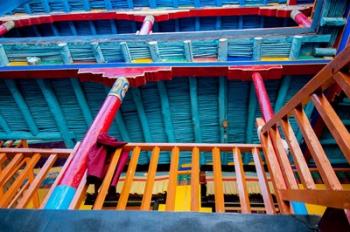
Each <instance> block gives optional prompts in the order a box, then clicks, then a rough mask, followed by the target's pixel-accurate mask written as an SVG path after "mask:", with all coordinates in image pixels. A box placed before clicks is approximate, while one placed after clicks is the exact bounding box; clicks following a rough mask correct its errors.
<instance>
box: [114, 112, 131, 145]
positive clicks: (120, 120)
mask: <svg viewBox="0 0 350 232" xmlns="http://www.w3.org/2000/svg"><path fill="white" fill-rule="evenodd" d="M117 126H118V130H119V134H120V135H121V136H122V139H123V140H124V141H130V136H129V132H128V129H127V128H126V124H125V121H124V117H123V114H122V111H121V110H120V109H119V112H118V113H117Z"/></svg>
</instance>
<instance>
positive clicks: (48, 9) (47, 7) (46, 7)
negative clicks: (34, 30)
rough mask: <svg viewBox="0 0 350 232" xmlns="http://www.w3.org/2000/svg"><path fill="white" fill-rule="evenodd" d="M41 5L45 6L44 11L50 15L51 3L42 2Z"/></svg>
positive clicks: (44, 0) (45, 0)
mask: <svg viewBox="0 0 350 232" xmlns="http://www.w3.org/2000/svg"><path fill="white" fill-rule="evenodd" d="M41 3H42V5H43V8H44V11H45V12H46V13H50V11H51V9H50V5H49V1H48V0H41Z"/></svg>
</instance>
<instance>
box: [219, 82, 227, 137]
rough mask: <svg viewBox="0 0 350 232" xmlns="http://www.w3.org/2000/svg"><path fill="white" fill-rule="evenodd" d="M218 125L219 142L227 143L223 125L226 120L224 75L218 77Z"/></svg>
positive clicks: (225, 83)
mask: <svg viewBox="0 0 350 232" xmlns="http://www.w3.org/2000/svg"><path fill="white" fill-rule="evenodd" d="M218 102H219V127H220V142H221V143H227V134H226V133H225V128H224V127H223V124H224V121H225V120H227V79H226V77H220V78H219V94H218Z"/></svg>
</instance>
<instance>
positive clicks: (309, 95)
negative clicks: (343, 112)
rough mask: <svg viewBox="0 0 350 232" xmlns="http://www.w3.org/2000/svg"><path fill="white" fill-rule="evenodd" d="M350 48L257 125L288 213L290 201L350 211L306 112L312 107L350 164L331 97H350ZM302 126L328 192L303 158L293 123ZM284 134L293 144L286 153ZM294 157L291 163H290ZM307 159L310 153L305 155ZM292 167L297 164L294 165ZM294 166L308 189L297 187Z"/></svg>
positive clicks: (348, 144) (348, 139)
mask: <svg viewBox="0 0 350 232" xmlns="http://www.w3.org/2000/svg"><path fill="white" fill-rule="evenodd" d="M349 67H350V47H347V48H346V49H345V50H344V51H343V52H342V53H341V54H340V55H338V56H337V57H336V58H335V59H334V60H333V61H332V62H331V63H329V64H328V65H326V66H325V67H324V68H323V69H322V70H321V71H320V72H319V73H318V74H317V75H316V76H315V77H314V78H313V79H312V80H311V81H309V82H308V83H307V84H306V85H305V86H304V87H303V88H302V89H301V90H300V91H299V92H298V93H297V94H296V95H295V96H294V97H293V98H292V99H291V100H290V101H289V102H288V103H287V104H286V105H285V106H284V107H283V108H282V109H281V110H280V111H279V112H278V113H276V114H275V116H274V117H273V118H272V119H271V120H269V121H268V122H266V124H265V122H264V121H263V120H262V119H258V120H257V125H258V126H260V127H262V129H261V134H260V138H261V143H262V146H263V149H264V150H265V153H266V158H267V164H268V167H269V171H270V173H271V176H272V179H273V181H274V186H275V189H276V190H277V193H276V197H277V200H278V202H279V204H280V207H281V210H282V211H283V210H286V211H288V208H287V207H288V205H286V202H285V201H301V202H307V203H313V204H319V205H324V206H328V207H338V208H350V194H349V191H345V190H343V187H342V185H341V182H340V181H339V179H338V177H337V175H336V171H335V168H334V167H332V164H331V162H330V160H329V158H328V156H327V154H326V152H325V150H324V148H323V146H322V144H321V142H320V140H319V138H318V137H317V135H316V133H315V131H314V128H313V127H312V124H311V122H310V120H309V118H308V116H307V115H306V113H305V112H304V106H305V105H306V104H307V103H308V102H312V104H313V105H314V106H315V109H316V111H317V112H318V114H319V116H320V118H321V119H322V120H323V122H324V124H325V126H326V127H327V128H328V130H329V132H330V133H331V135H332V136H333V138H334V140H335V142H336V145H337V146H338V147H339V149H340V151H341V152H342V154H343V155H344V158H345V160H347V162H348V163H349V164H350V134H349V131H348V129H347V128H346V127H345V125H344V124H343V122H342V120H341V119H340V117H339V116H338V114H337V113H336V111H335V110H334V108H333V106H332V105H331V100H333V99H328V97H327V96H332V97H334V94H330V92H331V91H334V90H336V91H337V95H338V96H339V97H346V96H347V97H350V75H349ZM292 117H294V119H295V120H296V122H297V125H298V128H299V129H300V132H301V134H302V136H303V139H304V142H305V144H306V147H307V150H308V152H309V153H310V155H311V157H312V159H313V160H314V162H315V164H316V168H317V171H318V172H319V174H320V176H321V179H322V181H323V183H324V184H325V185H326V187H327V189H326V190H317V189H316V185H315V181H314V179H313V178H312V175H311V169H310V168H309V167H308V163H307V160H306V159H305V157H304V154H303V150H302V149H301V147H300V145H299V143H298V140H297V138H296V136H295V133H294V131H293V128H292V126H291V124H290V120H291V118H292ZM279 131H282V132H283V135H284V138H285V139H286V142H287V144H288V149H287V150H286V148H284V146H283V144H282V138H281V136H280V134H279ZM289 152H290V154H291V157H292V161H291V160H290V159H289V158H288V153H289ZM304 153H306V152H305V151H304ZM291 162H292V163H291ZM291 165H293V166H295V167H296V170H297V173H298V176H299V177H300V180H301V183H302V185H303V188H300V187H299V185H298V184H297V182H296V177H295V175H294V172H293V170H292V167H291Z"/></svg>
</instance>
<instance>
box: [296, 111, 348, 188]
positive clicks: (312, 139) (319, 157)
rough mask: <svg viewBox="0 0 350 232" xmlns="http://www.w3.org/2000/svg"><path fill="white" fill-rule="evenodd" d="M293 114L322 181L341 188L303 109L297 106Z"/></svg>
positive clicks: (329, 185) (332, 186) (331, 186)
mask: <svg viewBox="0 0 350 232" xmlns="http://www.w3.org/2000/svg"><path fill="white" fill-rule="evenodd" d="M294 115H295V119H296V121H297V123H298V125H299V128H300V131H301V133H302V134H303V137H304V140H305V143H306V145H307V146H308V148H309V151H310V153H311V155H312V158H313V160H314V161H315V163H316V166H317V168H318V170H319V172H320V175H321V177H322V180H323V182H324V183H325V184H326V185H327V187H328V188H330V189H333V190H341V189H342V186H341V184H340V182H339V180H338V178H337V176H336V174H335V172H334V170H333V168H332V165H331V163H330V162H329V160H328V158H327V155H326V153H325V152H324V150H323V148H322V145H321V143H320V141H319V140H318V138H317V136H316V134H315V132H314V130H313V129H312V126H311V124H310V121H309V119H308V118H307V116H306V114H305V112H304V110H303V109H302V108H297V109H295V110H294Z"/></svg>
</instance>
